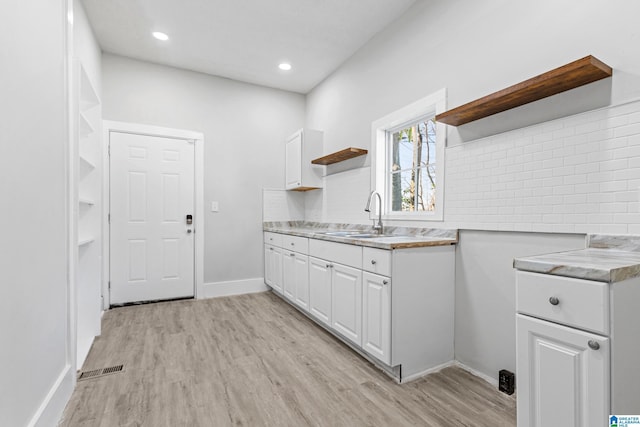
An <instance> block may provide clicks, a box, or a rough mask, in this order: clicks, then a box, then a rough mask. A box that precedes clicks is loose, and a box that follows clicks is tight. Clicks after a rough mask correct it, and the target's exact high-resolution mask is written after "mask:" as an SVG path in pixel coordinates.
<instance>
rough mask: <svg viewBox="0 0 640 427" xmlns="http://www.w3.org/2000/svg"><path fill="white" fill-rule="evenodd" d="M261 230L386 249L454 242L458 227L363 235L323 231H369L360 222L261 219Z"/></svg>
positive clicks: (387, 230) (388, 230) (400, 229)
mask: <svg viewBox="0 0 640 427" xmlns="http://www.w3.org/2000/svg"><path fill="white" fill-rule="evenodd" d="M263 230H264V231H270V232H273V233H281V234H288V235H292V236H300V237H308V238H312V239H319V240H327V241H331V242H337V243H346V244H350V245H356V246H366V247H371V248H378V249H387V250H392V249H407V248H420V247H426V246H444V245H454V244H456V243H457V242H458V230H449V229H433V228H408V227H391V226H387V227H385V229H384V235H383V236H381V237H367V238H361V237H349V236H339V235H338V236H336V235H328V234H326V233H327V232H343V231H349V232H353V233H369V232H371V226H366V225H360V224H327V223H317V222H306V221H289V222H265V223H264V224H263Z"/></svg>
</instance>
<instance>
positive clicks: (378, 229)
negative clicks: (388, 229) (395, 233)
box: [364, 190, 383, 234]
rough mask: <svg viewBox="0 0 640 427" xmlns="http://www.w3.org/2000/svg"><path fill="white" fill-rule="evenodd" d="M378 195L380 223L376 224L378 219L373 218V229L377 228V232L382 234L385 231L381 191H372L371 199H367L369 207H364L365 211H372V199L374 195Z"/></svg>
mask: <svg viewBox="0 0 640 427" xmlns="http://www.w3.org/2000/svg"><path fill="white" fill-rule="evenodd" d="M374 194H375V195H376V196H378V223H377V224H376V220H375V219H374V220H373V229H374V230H376V232H377V233H378V234H382V233H383V227H382V196H380V193H378V192H377V191H375V190H374V191H372V192H371V194H369V199H368V200H367V207H365V208H364V211H365V212H371V201H372V200H373V195H374Z"/></svg>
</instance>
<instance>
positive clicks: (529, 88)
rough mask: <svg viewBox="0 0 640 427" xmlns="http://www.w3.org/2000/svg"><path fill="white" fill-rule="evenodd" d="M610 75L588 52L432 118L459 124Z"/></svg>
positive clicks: (605, 66) (441, 121) (609, 70)
mask: <svg viewBox="0 0 640 427" xmlns="http://www.w3.org/2000/svg"><path fill="white" fill-rule="evenodd" d="M612 74H613V70H612V69H611V67H609V66H608V65H607V64H605V63H604V62H602V61H600V60H598V59H597V58H594V57H593V56H591V55H589V56H586V57H584V58H582V59H578V60H577V61H573V62H571V63H569V64H567V65H564V66H562V67H559V68H556V69H554V70H551V71H548V72H546V73H544V74H540V75H539V76H536V77H533V78H531V79H529V80H525V81H523V82H521V83H518V84H516V85H513V86H511V87H508V88H506V89H503V90H501V91H498V92H495V93H492V94H491V95H487V96H485V97H483V98H480V99H477V100H475V101H472V102H469V103H468V104H464V105H462V106H460V107H457V108H454V109H452V110H449V111H445V112H444V113H441V114H438V115H437V116H436V121H438V122H440V123H445V124H448V125H451V126H460V125H463V124H465V123H469V122H472V121H474V120H478V119H482V118H485V117H488V116H491V115H493V114H497V113H501V112H503V111H506V110H509V109H511V108H516V107H519V106H521V105H524V104H528V103H530V102H533V101H538V100H540V99H543V98H546V97H549V96H552V95H556V94H558V93H561V92H565V91H567V90H570V89H575V88H577V87H580V86H583V85H586V84H589V83H593V82H595V81H598V80H601V79H604V78H607V77H611V75H612Z"/></svg>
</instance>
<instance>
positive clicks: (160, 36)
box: [151, 31, 169, 42]
mask: <svg viewBox="0 0 640 427" xmlns="http://www.w3.org/2000/svg"><path fill="white" fill-rule="evenodd" d="M151 34H152V35H153V37H155V38H157V39H158V40H162V41H163V42H165V41H167V40H169V36H168V35H166V34H165V33H161V32H160V31H154V32H153V33H151Z"/></svg>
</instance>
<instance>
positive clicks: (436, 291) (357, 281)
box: [265, 232, 455, 382]
mask: <svg viewBox="0 0 640 427" xmlns="http://www.w3.org/2000/svg"><path fill="white" fill-rule="evenodd" d="M278 245H279V247H278ZM278 262H279V263H280V264H279V265H280V267H278V266H276V265H275V264H276V263H278ZM279 268H280V270H278V269H279ZM278 272H280V273H278ZM454 273H455V247H454V246H451V245H443V246H431V247H420V248H407V249H401V250H385V249H378V248H369V247H364V248H363V247H362V246H358V245H352V244H345V243H337V242H331V241H327V240H323V239H314V238H310V239H306V238H302V237H299V236H293V235H287V234H279V233H270V232H266V233H265V282H266V283H267V285H269V286H271V287H272V288H273V290H275V291H277V292H279V293H281V294H282V295H284V296H285V300H287V301H289V302H291V303H292V304H295V305H296V306H297V307H299V308H300V309H302V310H304V311H305V312H308V313H309V314H310V317H311V318H312V319H314V320H315V321H317V322H318V323H319V324H321V325H323V326H324V327H326V328H327V329H328V330H330V331H332V332H333V333H335V334H336V336H338V337H339V338H341V339H342V340H343V341H345V342H347V343H348V344H351V345H352V346H353V347H354V348H357V349H358V350H359V351H360V350H362V351H363V352H364V353H366V354H367V355H369V356H371V358H372V359H377V360H378V361H380V362H381V364H382V365H384V366H383V368H384V369H385V370H386V371H387V372H389V373H390V374H392V375H394V376H395V377H396V378H397V379H398V380H399V381H401V382H402V381H405V380H411V379H414V378H417V377H419V376H421V375H424V374H425V373H426V372H429V371H430V370H432V369H434V368H437V367H438V366H442V365H443V364H445V363H448V362H450V361H451V360H453V312H454V311H453V298H454ZM278 274H279V275H280V279H278V278H277V277H278ZM392 282H393V287H392ZM278 284H280V287H279V288H278V287H277V286H278Z"/></svg>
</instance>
